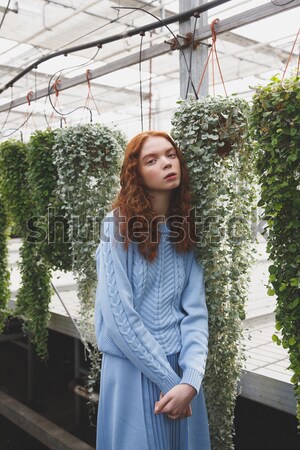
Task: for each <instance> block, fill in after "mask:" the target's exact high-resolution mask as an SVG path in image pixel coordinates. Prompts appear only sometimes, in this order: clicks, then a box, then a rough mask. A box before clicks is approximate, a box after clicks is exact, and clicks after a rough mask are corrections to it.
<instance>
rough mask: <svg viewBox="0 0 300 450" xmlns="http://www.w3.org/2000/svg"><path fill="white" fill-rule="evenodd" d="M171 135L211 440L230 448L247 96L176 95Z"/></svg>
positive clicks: (248, 159)
mask: <svg viewBox="0 0 300 450" xmlns="http://www.w3.org/2000/svg"><path fill="white" fill-rule="evenodd" d="M178 103H179V108H178V109H177V111H176V112H175V114H174V116H173V119H172V125H173V128H172V132H171V134H172V136H173V138H174V139H175V141H177V143H178V145H179V146H180V148H181V150H182V151H183V153H184V157H185V160H186V162H187V166H188V169H189V174H190V180H191V187H192V198H193V207H194V212H195V221H196V223H197V235H198V236H199V242H197V246H196V256H197V259H198V261H201V262H202V263H203V265H204V268H205V280H206V298H207V306H208V311H209V352H208V360H207V368H206V374H205V378H204V383H203V386H204V390H205V397H206V404H207V410H208V418H209V426H210V434H211V440H212V448H213V449H214V450H220V449H222V450H227V449H233V443H232V434H233V433H234V430H233V419H234V407H235V401H236V395H237V383H238V381H239V379H240V376H241V371H242V368H243V361H244V359H245V356H244V345H243V343H242V339H243V328H242V320H243V319H244V317H245V309H244V306H245V302H246V300H247V293H248V285H249V281H250V270H251V265H252V263H253V262H254V257H253V253H254V250H255V249H254V246H253V244H252V235H251V218H252V213H253V210H254V208H255V188H254V170H253V156H252V152H251V148H250V146H249V139H248V138H249V136H248V133H247V114H248V110H249V106H248V103H247V102H246V101H245V100H242V99H239V98H237V97H234V96H232V97H228V98H223V97H207V98H201V99H199V100H193V99H191V98H189V99H188V100H186V101H183V100H180V101H179V102H178Z"/></svg>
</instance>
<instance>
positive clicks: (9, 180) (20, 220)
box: [0, 139, 32, 235]
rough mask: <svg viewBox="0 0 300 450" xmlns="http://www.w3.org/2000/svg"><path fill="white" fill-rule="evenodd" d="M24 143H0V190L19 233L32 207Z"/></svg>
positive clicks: (20, 233)
mask: <svg viewBox="0 0 300 450" xmlns="http://www.w3.org/2000/svg"><path fill="white" fill-rule="evenodd" d="M26 152H27V147H26V144H24V143H23V142H20V141H16V140H14V139H11V140H8V141H5V142H2V143H1V144H0V173H1V178H0V183H1V184H0V190H1V192H2V195H3V201H4V204H5V205H6V209H7V211H9V213H10V215H11V217H12V218H13V220H14V222H15V229H16V230H17V232H18V234H19V235H22V233H24V232H25V229H26V223H25V220H24V218H25V217H27V215H28V212H29V215H30V211H31V208H32V202H31V198H30V195H28V192H29V191H28V180H27V163H26Z"/></svg>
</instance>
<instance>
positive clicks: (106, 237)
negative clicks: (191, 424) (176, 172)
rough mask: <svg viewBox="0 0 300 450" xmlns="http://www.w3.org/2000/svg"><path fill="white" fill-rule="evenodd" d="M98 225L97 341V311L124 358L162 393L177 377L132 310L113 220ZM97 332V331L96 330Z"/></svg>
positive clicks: (124, 260)
mask: <svg viewBox="0 0 300 450" xmlns="http://www.w3.org/2000/svg"><path fill="white" fill-rule="evenodd" d="M109 219H110V220H105V219H104V221H103V222H102V228H101V230H104V234H102V232H101V234H102V236H101V242H100V244H99V246H98V248H97V251H96V267H97V277H98V287H97V293H96V302H95V321H96V337H97V341H99V339H98V335H97V334H99V327H97V318H99V316H100V311H101V313H102V316H103V320H104V322H106V325H107V327H106V328H107V330H108V333H109V335H110V337H111V338H112V340H113V341H114V343H115V344H116V345H117V347H118V348H119V349H120V350H121V351H122V352H123V353H124V355H125V356H126V357H127V358H128V359H129V360H130V361H131V362H132V363H133V364H134V365H135V366H136V367H137V368H138V369H139V370H141V372H143V373H144V374H145V375H146V376H147V377H148V378H149V379H150V380H151V381H152V382H154V383H155V384H156V385H157V386H158V387H159V388H160V390H161V391H162V392H163V393H166V392H168V391H169V390H170V389H171V388H173V387H174V386H175V385H177V384H179V382H180V380H181V378H180V377H179V376H178V375H177V373H176V372H175V371H174V370H173V368H172V367H171V365H170V363H169V361H168V359H167V357H166V355H165V352H164V351H163V349H162V347H161V346H160V344H159V343H158V342H157V340H156V339H155V338H154V336H153V335H152V334H151V333H150V332H149V331H148V330H147V328H146V327H145V325H144V323H143V321H142V319H141V317H140V315H139V314H138V312H137V311H136V310H135V309H134V307H133V290H132V286H131V283H130V281H129V278H128V275H127V252H126V249H125V247H124V243H123V242H122V241H121V236H120V235H118V236H117V238H116V239H115V238H114V229H115V228H117V227H115V224H114V218H112V217H110V218H109ZM97 329H98V331H97Z"/></svg>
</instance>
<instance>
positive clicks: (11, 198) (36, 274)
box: [0, 140, 51, 359]
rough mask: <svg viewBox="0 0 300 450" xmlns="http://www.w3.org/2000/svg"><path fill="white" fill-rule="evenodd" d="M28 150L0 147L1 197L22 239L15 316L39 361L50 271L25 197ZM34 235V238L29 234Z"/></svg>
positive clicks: (43, 352) (29, 199)
mask: <svg viewBox="0 0 300 450" xmlns="http://www.w3.org/2000/svg"><path fill="white" fill-rule="evenodd" d="M27 157H28V148H27V146H26V144H24V143H22V142H18V141H15V140H9V141H6V142H4V143H2V144H1V146H0V170H1V193H2V195H3V199H4V203H5V205H6V208H7V210H8V211H9V213H10V215H11V217H12V220H13V221H14V223H15V225H16V229H17V230H18V233H19V235H20V236H21V237H22V246H21V249H20V256H21V261H18V263H17V264H18V266H19V267H20V272H21V276H22V284H21V287H20V289H19V290H18V292H17V295H16V300H17V302H16V309H15V311H14V314H16V315H17V316H18V315H19V316H22V317H23V318H24V320H25V328H26V331H27V332H28V334H29V335H30V337H31V340H32V342H33V343H34V344H35V345H36V351H37V354H38V355H39V356H40V357H41V359H45V358H46V357H47V345H46V341H47V335H48V334H47V328H46V326H47V323H48V320H49V313H48V304H49V302H50V299H51V290H50V272H49V267H48V266H47V265H45V263H44V262H43V261H42V258H41V256H40V255H39V253H38V247H37V245H36V244H37V242H38V238H37V235H38V233H37V232H38V228H37V224H36V223H35V208H34V202H33V199H32V197H31V196H30V195H28V193H29V192H30V185H29V182H28V159H27ZM32 233H33V234H32Z"/></svg>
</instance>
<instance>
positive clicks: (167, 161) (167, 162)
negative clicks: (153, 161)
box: [163, 159, 171, 167]
mask: <svg viewBox="0 0 300 450" xmlns="http://www.w3.org/2000/svg"><path fill="white" fill-rule="evenodd" d="M170 166H171V161H170V160H169V159H165V160H163V167H170Z"/></svg>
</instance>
